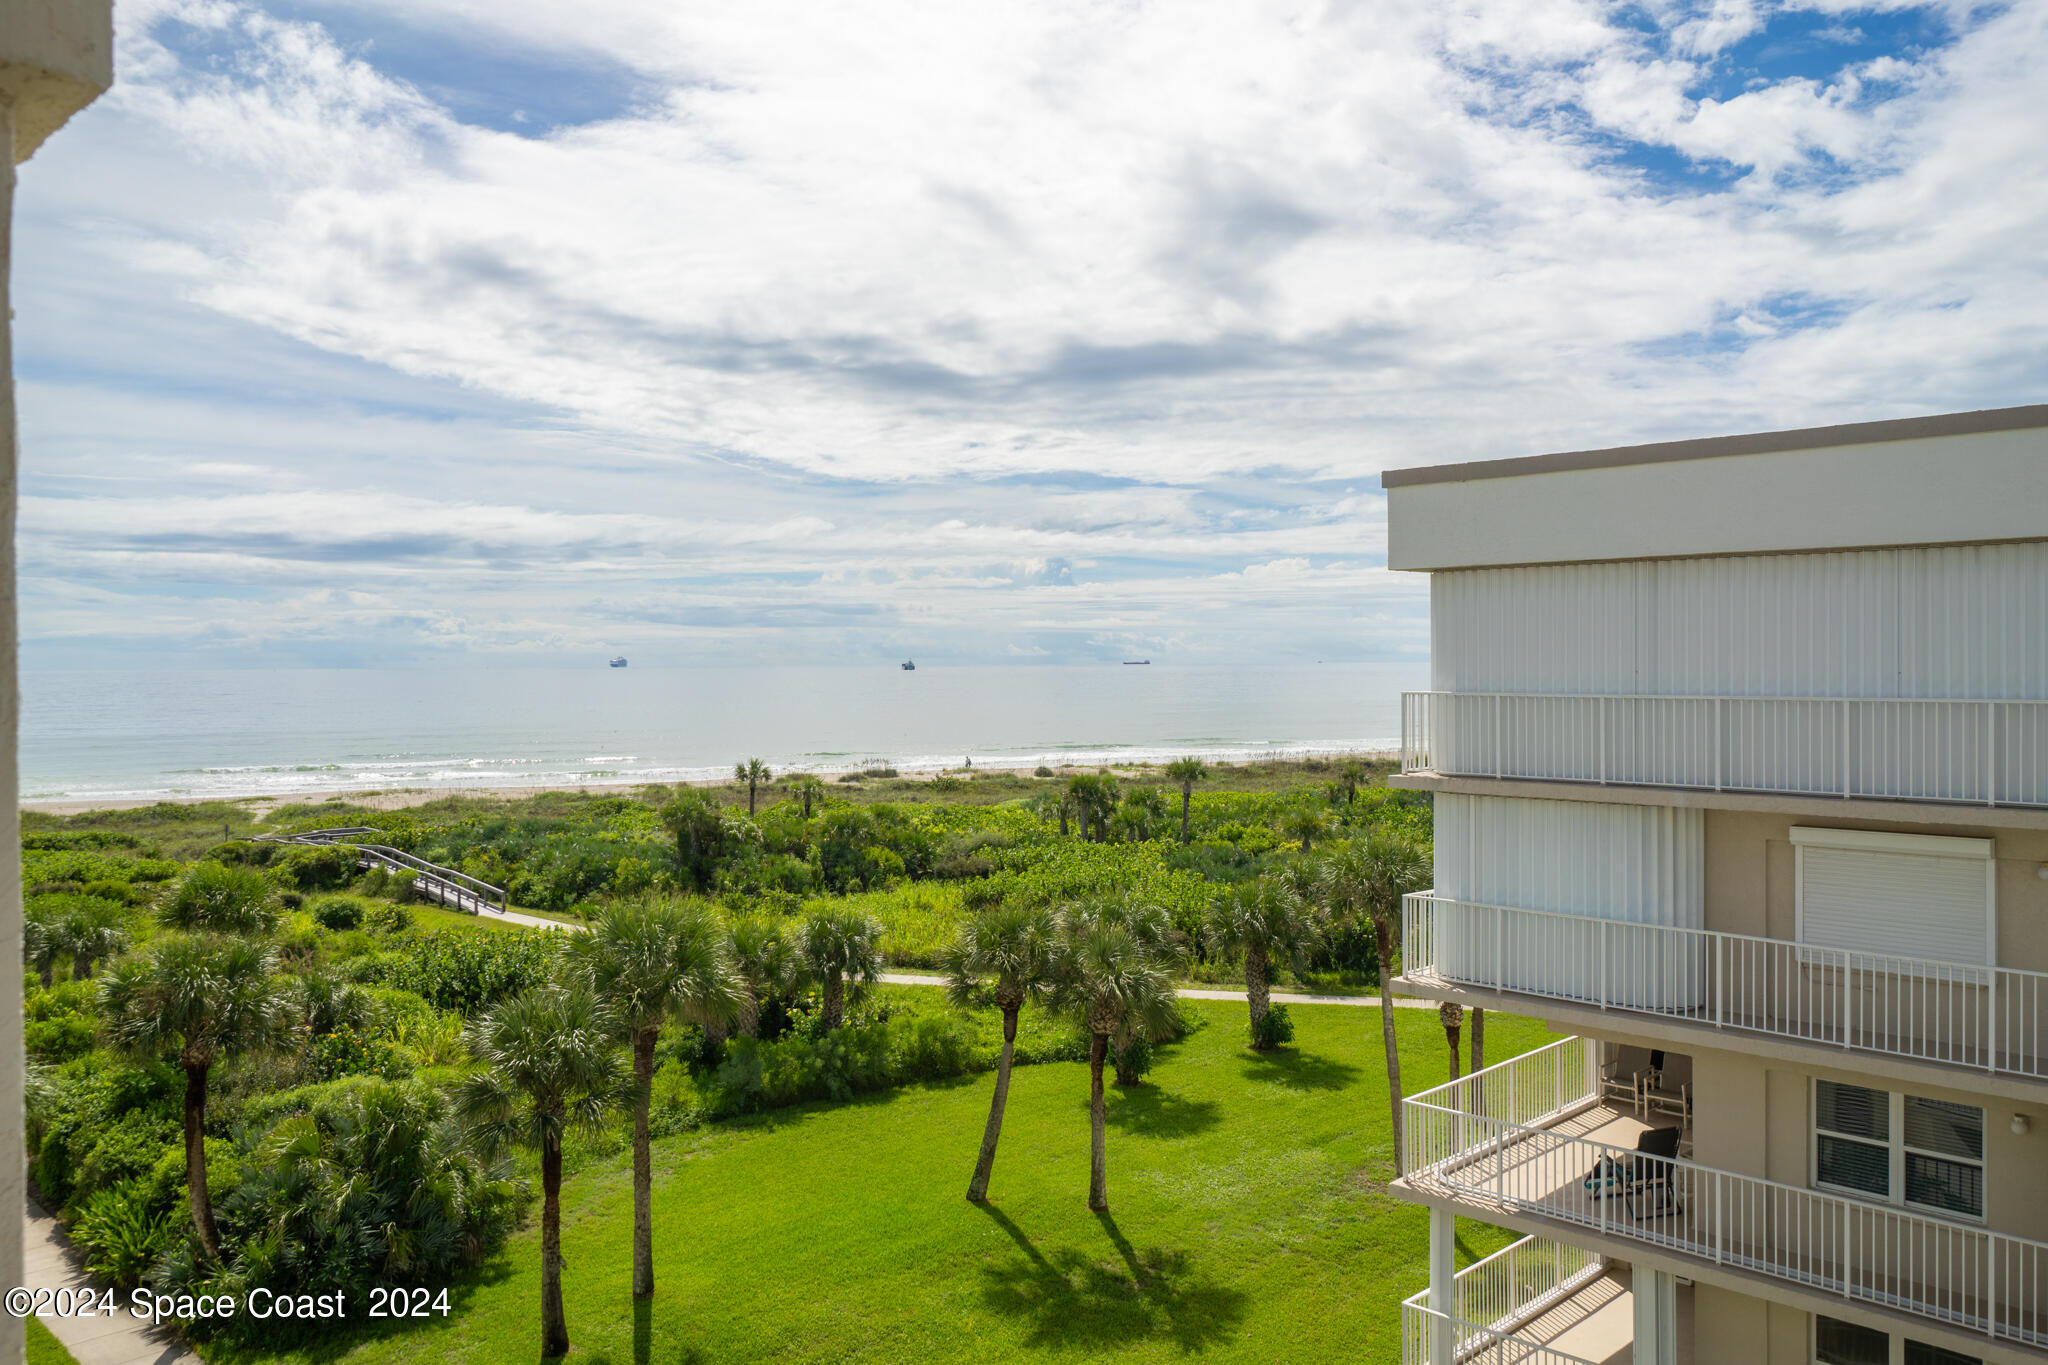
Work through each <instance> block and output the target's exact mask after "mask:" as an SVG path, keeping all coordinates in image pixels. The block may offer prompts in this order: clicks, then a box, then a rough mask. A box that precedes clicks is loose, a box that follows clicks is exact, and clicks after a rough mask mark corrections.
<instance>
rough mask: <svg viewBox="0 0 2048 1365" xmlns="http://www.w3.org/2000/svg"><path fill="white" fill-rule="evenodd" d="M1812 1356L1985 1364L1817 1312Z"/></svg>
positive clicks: (1920, 1364) (1828, 1361)
mask: <svg viewBox="0 0 2048 1365" xmlns="http://www.w3.org/2000/svg"><path fill="white" fill-rule="evenodd" d="M1895 1349H1896V1350H1897V1352H1898V1353H1897V1354H1896V1355H1895V1354H1893V1351H1894V1350H1895ZM1813 1359H1814V1361H1815V1365H1984V1362H1983V1361H1982V1360H1980V1359H1978V1358H1977V1357H1976V1356H1966V1355H1964V1354H1962V1353H1961V1352H1960V1351H1951V1350H1949V1349H1948V1348H1947V1347H1945V1346H1929V1345H1928V1344H1927V1343H1926V1342H1924V1341H1914V1340H1913V1339H1912V1338H1911V1337H1907V1338H1905V1339H1904V1340H1898V1339H1895V1338H1894V1337H1892V1336H1891V1335H1890V1334H1889V1333H1886V1332H1880V1331H1878V1330H1877V1329H1876V1328H1874V1327H1864V1326H1860V1325H1859V1324H1857V1323H1853V1322H1843V1321H1842V1320H1841V1319H1839V1318H1827V1317H1821V1316H1819V1315H1816V1316H1815V1317H1814V1319H1813Z"/></svg>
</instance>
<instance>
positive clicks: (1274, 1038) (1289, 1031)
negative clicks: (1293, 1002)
mask: <svg viewBox="0 0 2048 1365" xmlns="http://www.w3.org/2000/svg"><path fill="white" fill-rule="evenodd" d="M1251 1032H1252V1046H1253V1047H1255V1048H1257V1049H1259V1051H1261V1052H1267V1051H1271V1050H1272V1049H1273V1048H1276V1047H1279V1046H1280V1045H1281V1044H1282V1043H1291V1042H1293V1041H1294V1020H1293V1019H1291V1018H1289V1017H1288V1014H1287V1006H1285V1005H1275V1006H1273V1008H1271V1009H1269V1010H1267V1011H1266V1017H1265V1018H1264V1019H1261V1020H1260V1021H1259V1022H1258V1026H1257V1027H1256V1028H1254V1029H1252V1031H1251Z"/></svg>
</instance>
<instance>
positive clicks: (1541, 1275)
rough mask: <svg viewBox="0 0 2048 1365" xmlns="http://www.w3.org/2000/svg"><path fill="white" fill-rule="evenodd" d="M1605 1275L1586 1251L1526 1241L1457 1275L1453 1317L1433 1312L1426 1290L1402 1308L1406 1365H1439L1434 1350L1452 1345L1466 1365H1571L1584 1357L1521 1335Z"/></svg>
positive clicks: (1544, 1239) (1547, 1241)
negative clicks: (1496, 1364) (1520, 1364)
mask: <svg viewBox="0 0 2048 1365" xmlns="http://www.w3.org/2000/svg"><path fill="white" fill-rule="evenodd" d="M1605 1273H1606V1263H1605V1261H1604V1260H1603V1259H1602V1258H1601V1257H1600V1256H1599V1255H1598V1254H1597V1253H1595V1252H1591V1251H1588V1250H1586V1249H1585V1248H1584V1247H1575V1246H1572V1245H1571V1244H1570V1243H1568V1242H1553V1241H1551V1240H1550V1239H1549V1238H1547V1237H1524V1238H1523V1239H1522V1240H1521V1241H1519V1242H1515V1243H1513V1244H1512V1245H1510V1246H1506V1247H1503V1248H1501V1249H1500V1250H1499V1251H1496V1252H1494V1253H1493V1255H1491V1256H1488V1257H1487V1258H1486V1259H1485V1260H1483V1261H1475V1262H1473V1263H1472V1264H1471V1265H1469V1266H1467V1267H1465V1269H1463V1270H1461V1271H1459V1272H1458V1273H1457V1275H1456V1276H1455V1277H1454V1279H1453V1281H1452V1284H1453V1286H1454V1288H1453V1292H1452V1296H1451V1298H1452V1307H1451V1311H1450V1312H1449V1313H1444V1312H1440V1311H1438V1310H1436V1309H1433V1308H1431V1307H1430V1306H1429V1291H1428V1290H1427V1289H1425V1290H1423V1291H1422V1292H1421V1293H1419V1294H1416V1295H1413V1296H1412V1297H1410V1298H1409V1299H1407V1300H1406V1301H1405V1302H1404V1303H1403V1304H1402V1305H1401V1308H1402V1320H1403V1329H1404V1331H1403V1337H1404V1346H1403V1351H1402V1360H1403V1362H1404V1365H1432V1362H1431V1360H1430V1353H1431V1350H1432V1349H1433V1343H1441V1342H1444V1341H1445V1340H1448V1341H1449V1343H1450V1347H1451V1358H1452V1360H1454V1361H1457V1362H1460V1365H1465V1363H1467V1362H1475V1361H1476V1362H1492V1361H1495V1360H1499V1361H1502V1362H1506V1361H1539V1362H1558V1363H1559V1365H1572V1363H1573V1362H1576V1361H1578V1360H1579V1357H1578V1356H1574V1355H1567V1354H1565V1353H1564V1352H1562V1351H1557V1350H1553V1349H1552V1348H1550V1347H1548V1346H1546V1345H1543V1344H1542V1343H1540V1342H1536V1341H1532V1340H1529V1339H1527V1337H1526V1336H1517V1335H1516V1333H1517V1332H1518V1331H1519V1330H1520V1329H1521V1328H1523V1327H1524V1326H1526V1325H1527V1324H1528V1323H1530V1322H1531V1321H1533V1320H1534V1319H1536V1318H1538V1317H1540V1316H1542V1315H1543V1314H1544V1313H1546V1312H1548V1311H1549V1310H1550V1309H1551V1308H1552V1307H1554V1306H1556V1305H1557V1304H1559V1303H1562V1302H1563V1301H1564V1300H1566V1299H1568V1298H1570V1297H1571V1296H1572V1295H1573V1294H1574V1293H1576V1292H1577V1291H1578V1290H1579V1289H1581V1288H1582V1287H1584V1286H1585V1285H1587V1284H1590V1283H1591V1282H1592V1281H1594V1280H1597V1279H1599V1278H1600V1276H1601V1275H1603V1274H1605ZM1437 1349H1440V1347H1438V1348H1437Z"/></svg>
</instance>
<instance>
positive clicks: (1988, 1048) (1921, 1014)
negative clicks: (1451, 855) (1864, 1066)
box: [1401, 891, 2048, 1080]
mask: <svg viewBox="0 0 2048 1365" xmlns="http://www.w3.org/2000/svg"><path fill="white" fill-rule="evenodd" d="M1401 931H1402V940H1401V953H1402V963H1403V968H1402V971H1403V975H1404V976H1405V977H1406V978H1407V980H1408V981H1409V982H1410V983H1411V984H1413V985H1414V986H1416V987H1419V988H1424V989H1426V988H1427V987H1429V986H1432V985H1440V986H1441V985H1464V986H1474V987H1480V988H1483V989H1489V990H1496V991H1502V992H1511V993H1517V994H1521V995H1527V996H1534V997H1537V998H1540V999H1547V1000H1556V1001H1562V1002H1566V1003H1570V1004H1576V1005H1587V1006H1593V1007H1596V1008H1598V1009H1600V1010H1603V1011H1606V1012H1609V1013H1624V1014H1634V1015H1638V1016H1654V1017H1657V1018H1659V1019H1663V1020H1683V1021H1687V1022H1690V1023H1692V1024H1695V1025H1698V1026H1699V1027H1701V1028H1712V1029H1719V1030H1723V1031H1734V1032H1740V1033H1752V1034H1763V1035H1768V1036H1770V1037H1773V1038H1779V1039H1785V1040H1791V1041H1797V1042H1805V1043H1814V1044H1819V1045H1823V1046H1826V1047H1831V1048H1837V1049H1843V1050H1847V1051H1851V1052H1862V1053H1866V1054H1871V1055H1877V1056H1884V1057H1897V1058H1904V1059H1908V1060H1912V1061H1921V1062H1933V1063H1939V1064H1942V1065H1949V1066H1961V1067H1970V1068H1973V1069H1975V1070H1978V1071H1982V1072H1987V1073H1991V1074H1995V1075H2004V1076H2015V1077H2021V1078H2025V1079H2029V1080H2048V973H2043V972H2028V971H2019V970H2016V969H2014V968H2010V967H1984V966H1968V965H1964V964H1961V963H1953V962H1931V961H1923V960H1920V959H1917V958H1902V957H1888V956H1883V955H1880V954H1876V953H1858V952H1850V951H1848V950H1845V949H1839V948H1820V947H1815V946H1812V945H1810V944H1804V943H1790V942H1786V941H1785V940H1783V939H1770V938H1753V937H1751V936H1749V935H1746V934H1724V933H1717V932H1714V931H1712V930H1707V929H1680V928H1674V927H1670V926H1666V925H1655V924H1632V923H1627V922H1623V921H1619V920H1603V919H1592V918H1588V917H1585V916H1579V915H1565V914H1556V913H1552V912H1549V911H1542V910H1517V909H1514V908H1511V907H1508V906H1500V905H1479V904H1474V903H1471V902H1467V901H1455V900H1449V899H1446V898H1443V897H1440V896H1437V895H1435V894H1434V893H1432V892H1427V891H1424V892H1419V893H1417V894H1415V895H1411V896H1408V897H1406V898H1405V899H1404V901H1403V902H1402V926H1401Z"/></svg>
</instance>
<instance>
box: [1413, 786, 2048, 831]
mask: <svg viewBox="0 0 2048 1365" xmlns="http://www.w3.org/2000/svg"><path fill="white" fill-rule="evenodd" d="M1386 782H1387V785H1388V786H1389V787H1392V788H1394V789H1396V790H1398V791H1411V792H1452V793H1457V794H1460V795H1465V796H1518V797H1523V798H1529V799H1534V800H1540V801H1593V802H1598V803H1600V804H1603V805H1611V806H1677V807H1682V808H1688V809H1697V810H1739V811H1761V812H1765V813H1768V814H1776V815H1796V816H1802V817H1809V818H1812V819H1818V820H1827V821H1831V822H1838V821H1843V820H1851V821H1861V822H1867V823H1869V824H1871V825H1873V826H1885V825H1911V826H1914V827H1916V828H1917V827H1919V826H1922V825H1940V826H1945V827H1948V828H1955V829H2048V810H2038V809H2029V808H2026V807H2014V806H1980V805H1968V804H1964V803H1962V802H1956V801H1878V800H1869V799H1864V798H1859V797H1839V796H1794V795H1789V794H1787V795H1779V794H1777V793H1774V792H1729V791H1711V790H1708V789H1705V788H1700V787H1652V786H1639V785H1636V784H1633V783H1630V784H1626V785H1624V784H1620V783H1604V784H1603V783H1598V782H1558V781H1551V780H1546V779H1543V778H1531V777H1447V776H1444V775H1443V774H1441V773H1431V772H1412V773H1395V774H1391V775H1389V776H1388V778H1387V780H1386Z"/></svg>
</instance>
